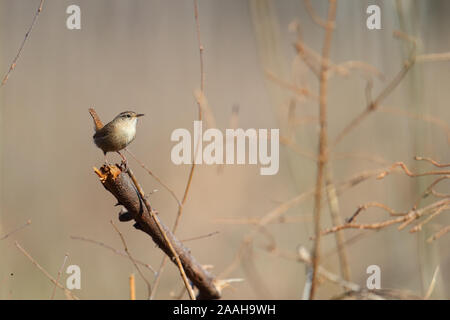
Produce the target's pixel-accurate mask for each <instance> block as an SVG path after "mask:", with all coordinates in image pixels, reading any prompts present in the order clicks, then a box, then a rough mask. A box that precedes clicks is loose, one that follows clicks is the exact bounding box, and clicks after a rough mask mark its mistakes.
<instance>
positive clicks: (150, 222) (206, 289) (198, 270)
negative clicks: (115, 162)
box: [95, 165, 220, 299]
mask: <svg viewBox="0 0 450 320" xmlns="http://www.w3.org/2000/svg"><path fill="white" fill-rule="evenodd" d="M95 172H96V173H97V175H98V176H99V177H100V181H101V182H102V184H103V186H104V187H105V188H106V190H108V191H109V192H111V193H112V195H114V197H116V199H117V201H118V202H119V203H120V204H121V205H123V206H124V207H125V208H126V209H127V210H128V213H129V214H130V215H131V217H132V218H133V219H134V220H135V221H136V223H135V225H134V227H135V228H136V229H139V230H141V231H143V232H145V233H147V234H148V235H149V236H151V237H152V239H153V241H154V242H155V243H156V244H157V246H158V247H159V248H160V249H161V250H163V251H164V253H165V254H166V255H167V256H168V257H169V258H170V259H171V260H172V262H175V257H174V255H173V253H172V251H171V249H170V246H169V244H168V243H167V241H166V240H165V237H164V234H162V233H161V231H160V229H159V227H161V228H162V229H163V231H164V233H165V236H166V237H167V239H168V240H169V241H170V243H171V244H172V246H173V248H174V249H175V251H176V253H177V255H178V258H179V260H180V261H181V264H182V266H183V269H184V271H185V272H186V275H187V277H188V278H189V279H190V281H192V283H193V284H194V285H195V286H196V287H197V288H198V290H199V295H198V297H197V298H198V299H218V298H220V292H219V290H218V289H217V288H216V286H215V284H214V278H213V276H212V275H211V274H210V273H209V272H207V271H206V270H204V268H203V267H202V266H201V265H200V264H199V263H198V262H197V261H196V260H195V259H194V257H193V256H191V254H190V251H189V249H188V248H186V247H184V246H183V244H182V243H181V242H180V241H179V240H178V239H177V238H176V237H175V236H174V235H173V233H172V232H171V231H170V230H169V229H168V228H167V227H166V226H165V225H163V224H162V223H161V222H160V221H159V226H158V224H157V223H156V221H155V220H154V219H153V218H152V216H151V215H150V212H149V211H148V209H147V207H146V206H145V204H144V202H143V201H142V199H141V197H140V196H139V193H138V191H137V190H136V188H135V187H134V184H133V182H132V181H131V179H130V177H129V176H128V175H127V174H126V172H123V171H121V169H120V168H118V167H116V166H106V165H105V166H103V167H101V168H100V170H97V169H95ZM155 218H156V219H159V218H158V217H157V216H155Z"/></svg>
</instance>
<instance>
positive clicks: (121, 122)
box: [89, 108, 144, 164]
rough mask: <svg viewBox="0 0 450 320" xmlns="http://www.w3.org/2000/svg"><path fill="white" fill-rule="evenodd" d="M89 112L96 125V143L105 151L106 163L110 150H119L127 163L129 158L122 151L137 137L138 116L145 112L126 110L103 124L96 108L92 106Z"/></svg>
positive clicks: (94, 137)
mask: <svg viewBox="0 0 450 320" xmlns="http://www.w3.org/2000/svg"><path fill="white" fill-rule="evenodd" d="M89 113H90V114H91V116H92V119H93V120H94V125H95V134H94V136H93V139H94V143H95V145H96V146H97V147H98V148H100V149H101V150H102V151H103V154H104V156H105V163H106V164H107V163H108V160H107V157H106V154H107V153H108V152H117V153H118V154H119V155H120V156H121V157H122V159H123V161H124V163H125V164H126V163H127V160H126V158H125V157H124V156H123V155H122V153H121V152H120V151H121V150H123V149H125V148H126V147H127V146H128V145H129V144H130V143H131V142H133V140H134V138H135V137H136V125H137V122H138V118H139V117H142V116H144V114H142V113H136V112H134V111H124V112H121V113H119V114H118V115H117V116H116V117H115V118H114V119H113V120H111V121H110V122H109V123H107V124H106V125H105V126H103V124H102V122H101V121H100V118H99V117H98V115H97V113H96V112H95V110H94V109H92V108H90V109H89Z"/></svg>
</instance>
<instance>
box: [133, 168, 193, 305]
mask: <svg viewBox="0 0 450 320" xmlns="http://www.w3.org/2000/svg"><path fill="white" fill-rule="evenodd" d="M127 173H128V175H129V176H130V178H131V180H132V181H133V183H134V186H135V187H136V189H137V191H138V193H139V195H140V197H141V200H142V201H143V202H144V204H145V206H146V208H147V210H148V212H149V214H150V216H151V218H152V219H153V221H154V222H155V224H156V226H157V227H158V229H159V232H160V233H161V234H162V236H163V238H164V241H165V242H166V244H167V246H168V248H169V250H170V251H171V253H172V255H173V258H174V259H175V261H176V265H177V266H178V269H179V270H180V274H181V278H182V279H183V282H184V284H185V286H186V289H187V290H188V293H189V296H190V298H191V299H192V300H195V295H194V291H193V290H192V287H191V285H190V283H189V281H188V279H187V277H186V273H185V271H184V267H183V265H182V263H181V260H180V257H179V256H178V253H177V251H176V250H175V248H174V247H173V244H172V242H171V241H170V240H169V238H168V236H167V234H166V232H165V230H164V228H163V227H162V225H161V223H160V222H159V219H158V217H157V216H156V212H155V211H153V209H152V208H151V206H150V203H149V202H148V201H147V198H146V197H145V194H144V191H143V190H142V188H141V186H140V184H139V183H138V182H137V180H136V177H135V176H134V174H133V171H131V169H130V168H128V169H127ZM158 276H159V274H158ZM149 298H150V295H149Z"/></svg>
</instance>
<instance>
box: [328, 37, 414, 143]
mask: <svg viewBox="0 0 450 320" xmlns="http://www.w3.org/2000/svg"><path fill="white" fill-rule="evenodd" d="M394 36H396V37H399V38H402V39H405V40H408V41H409V42H410V43H412V49H411V52H410V55H409V58H408V60H406V61H405V63H404V64H403V67H402V69H401V70H400V71H399V72H398V73H397V74H396V75H395V77H394V78H393V79H392V80H391V82H389V84H388V85H387V86H386V87H385V88H384V89H383V90H382V91H381V92H380V93H379V95H378V96H377V97H376V98H375V99H374V100H373V101H371V102H370V103H369V104H368V105H367V106H366V109H365V110H364V111H363V112H361V113H360V114H359V115H357V116H356V117H355V118H353V120H351V121H350V123H349V124H348V125H347V126H346V127H345V128H344V129H343V130H342V131H341V132H340V133H339V134H338V135H337V137H336V138H335V139H334V141H333V143H332V146H333V147H334V146H336V145H337V144H338V143H339V142H341V141H342V139H343V138H344V137H345V136H346V135H347V134H348V133H349V132H350V131H352V130H353V129H354V128H355V127H356V126H357V125H359V124H360V123H361V122H362V121H363V120H364V119H365V118H366V117H367V116H368V115H369V114H371V113H372V112H373V111H375V110H376V109H377V108H378V106H379V105H380V103H381V102H382V101H383V100H384V99H385V98H386V97H387V96H388V95H389V94H390V93H391V92H392V91H393V90H394V89H395V88H396V87H397V86H398V84H399V83H400V82H401V81H402V80H403V78H404V77H405V76H406V74H407V73H408V71H409V70H410V69H411V68H412V66H413V65H414V63H415V54H416V42H415V41H414V40H413V39H411V38H410V37H409V36H407V35H405V34H403V33H401V32H399V31H396V32H394Z"/></svg>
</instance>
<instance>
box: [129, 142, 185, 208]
mask: <svg viewBox="0 0 450 320" xmlns="http://www.w3.org/2000/svg"><path fill="white" fill-rule="evenodd" d="M125 151H126V152H127V153H128V154H129V155H130V156H131V157H132V158H133V159H134V160H136V162H137V163H138V164H139V165H140V166H141V167H142V168H143V169H144V170H145V171H147V173H148V174H149V175H151V176H152V177H153V178H154V179H155V180H156V181H158V183H159V184H160V185H162V186H163V187H164V188H165V189H166V190H167V191H169V193H170V194H171V195H172V197H173V198H174V199H175V201H176V202H177V204H178V207H182V206H183V204H182V203H181V201H180V200H179V199H178V197H177V195H176V194H175V192H174V191H173V189H172V188H171V187H169V186H168V185H167V184H166V183H164V182H163V181H162V180H161V179H160V178H159V177H158V176H157V175H156V174H154V173H153V171H151V170H150V169H149V168H148V167H147V166H146V165H145V164H144V163H143V162H142V161H140V160H139V159H138V158H137V157H136V156H135V155H134V154H133V153H132V152H131V151H130V150H128V148H127V149H125Z"/></svg>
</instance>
